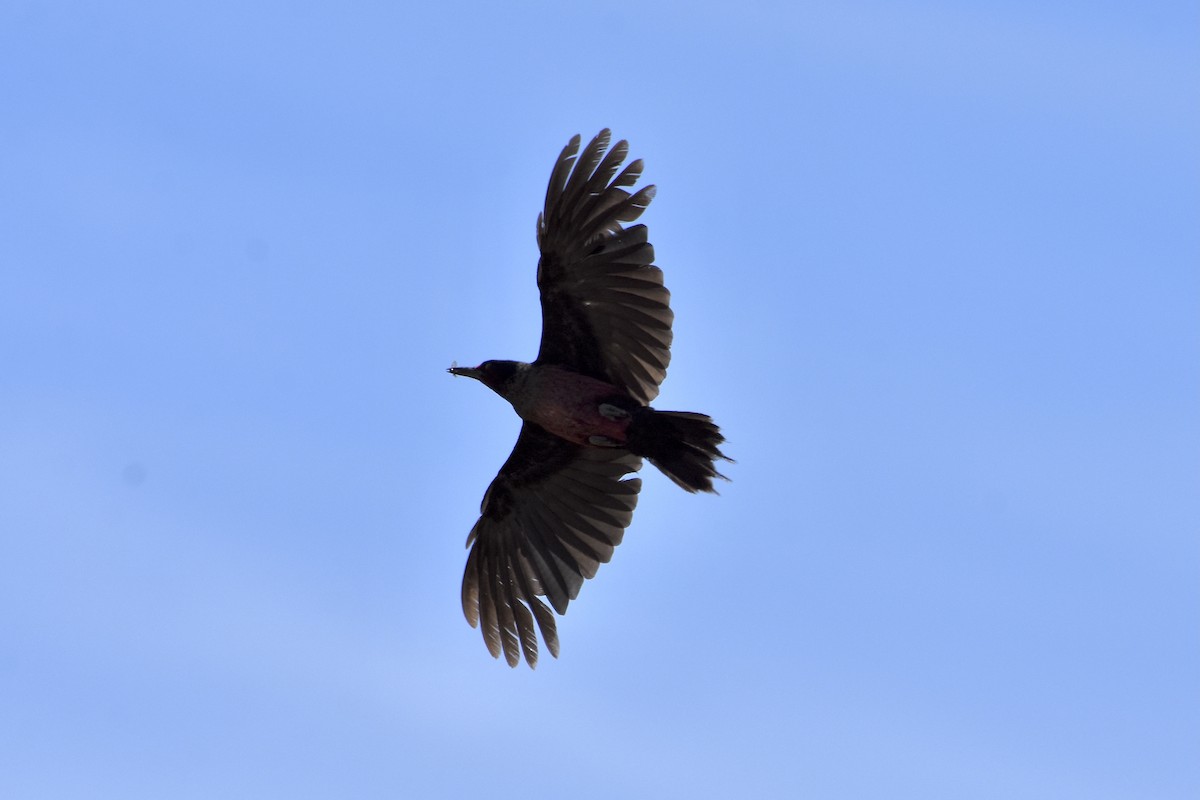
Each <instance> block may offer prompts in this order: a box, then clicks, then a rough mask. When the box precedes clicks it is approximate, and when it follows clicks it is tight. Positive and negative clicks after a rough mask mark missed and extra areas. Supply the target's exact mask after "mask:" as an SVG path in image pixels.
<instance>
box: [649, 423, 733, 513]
mask: <svg viewBox="0 0 1200 800" xmlns="http://www.w3.org/2000/svg"><path fill="white" fill-rule="evenodd" d="M626 436H627V439H626V447H628V448H629V449H630V450H631V451H633V453H634V454H636V455H639V456H643V457H644V458H646V459H649V461H650V463H651V464H653V465H654V466H656V467H658V468H659V469H660V470H662V473H663V474H664V475H666V476H667V477H668V478H670V479H671V480H673V481H675V483H676V484H678V485H679V486H680V487H681V488H683V489H686V490H687V491H689V492H714V493H715V492H716V489H714V488H713V478H721V479H723V480H729V479H728V478H726V477H725V476H724V475H722V474H721V473H719V472H717V468H716V465H715V463H714V462H716V460H717V459H722V460H724V461H732V460H733V459H731V458H729V457H727V456H726V455H725V454H724V453H722V452H721V450H720V448H719V447H718V445H720V444H721V443H722V442H724V441H725V437H724V436H722V435H721V430H720V429H719V428H718V427H717V426H716V424H715V423H714V422H713V421H712V418H711V417H708V416H706V415H704V414H694V413H692V412H690V411H655V410H654V409H652V408H643V409H639V410H638V411H637V412H636V413H635V414H634V418H633V421H632V422H631V423H630V426H629V431H628V433H627V434H626Z"/></svg>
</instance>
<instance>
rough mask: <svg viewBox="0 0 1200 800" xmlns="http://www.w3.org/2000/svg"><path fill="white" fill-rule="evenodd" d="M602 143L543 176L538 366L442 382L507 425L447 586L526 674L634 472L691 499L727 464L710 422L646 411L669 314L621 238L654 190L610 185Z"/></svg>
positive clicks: (587, 572) (664, 361) (515, 364)
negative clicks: (488, 403)
mask: <svg viewBox="0 0 1200 800" xmlns="http://www.w3.org/2000/svg"><path fill="white" fill-rule="evenodd" d="M611 140H612V133H611V131H610V130H608V129H607V128H606V129H604V130H602V131H601V132H600V133H599V134H597V136H596V137H595V138H593V139H592V140H591V142H590V143H589V144H588V145H587V146H586V147H584V148H583V151H582V153H581V152H580V137H579V135H578V134H577V135H575V136H574V137H572V138H571V140H570V142H569V143H568V144H567V146H566V147H564V148H563V150H562V153H561V154H560V155H559V157H558V159H557V160H556V161H555V163H554V168H553V171H552V172H551V175H550V184H549V187H548V188H547V190H546V200H545V205H544V207H543V210H542V211H541V213H539V215H538V220H537V244H538V250H539V254H540V255H539V259H538V268H537V285H538V290H539V292H540V296H541V309H542V335H541V343H540V346H539V349H538V353H537V357H536V358H535V359H534V360H533V362H531V363H526V362H521V361H507V360H489V361H484V362H483V363H482V364H480V365H479V366H477V367H460V366H457V365H455V366H452V367H450V368H449V370H448V372H450V373H451V374H452V375H456V376H464V377H469V378H474V379H476V380H478V381H479V382H481V383H483V384H484V385H485V386H487V387H488V388H489V389H491V390H492V391H494V392H495V393H496V394H498V395H500V396H501V397H503V398H504V399H505V400H507V401H508V402H509V403H511V404H512V407H513V410H514V411H516V413H517V415H518V416H519V417H520V418H521V419H522V425H521V432H520V434H519V435H518V437H517V443H516V445H515V446H514V447H513V450H512V453H511V454H510V455H509V457H508V460H507V461H505V462H504V465H503V466H501V467H500V471H499V473H498V474H497V475H496V478H495V479H494V480H493V481H492V482H491V485H490V486H488V489H487V491H486V493H485V494H484V496H483V501H482V503H480V516H479V520H478V521H477V522H476V523H475V525H474V526H473V527H472V528H471V532H470V534H469V535H468V537H467V547H469V548H470V552H469V553H468V555H467V563H466V568H465V571H464V574H463V583H462V607H463V613H464V615H465V616H466V618H467V622H468V623H470V625H471V627H473V628H474V627H479V628H480V629H481V630H482V633H483V639H484V642H485V643H486V645H487V648H488V651H489V652H490V653H491V655H492V656H493V657H494V658H499V656H500V655H501V653H503V655H504V657H505V660H506V661H507V662H508V665H509V666H510V667H516V666H517V665H518V664H519V663H520V660H521V657H522V656H524V658H525V662H526V663H527V664H528V665H529V667H531V668H533V667H536V666H537V660H538V636H537V634H538V632H540V633H541V637H542V641H543V642H544V643H545V645H546V649H547V650H549V652H550V654H551V655H552V656H554V657H555V658H557V657H558V653H559V640H558V631H557V624H556V621H555V613H557V614H559V615H563V614H565V613H566V611H567V605H568V603H569V602H570V601H571V600H574V599H575V598H576V596H577V595H578V593H579V590H580V587H581V586H582V585H583V582H584V580H587V579H590V578H592V577H594V576H595V574H596V571H597V569H598V568H599V566H600V564H602V563H607V562H608V561H609V559H610V558H611V557H612V555H613V550H614V548H616V547H617V545H619V544H620V543H621V540H622V538H623V536H624V533H625V529H626V528H627V527H628V526H629V524H630V521H631V520H632V519H633V511H634V508H635V506H636V505H637V500H638V492H639V491H640V490H641V487H642V482H641V479H640V478H635V477H630V476H632V475H633V473H636V472H637V471H638V470H640V469H641V467H642V459H646V460H648V461H649V462H650V463H651V464H653V465H654V466H656V467H657V468H658V469H659V470H661V471H662V472H663V473H664V474H665V475H666V476H667V477H668V478H670V479H671V480H672V481H674V482H675V483H676V484H677V485H678V486H680V487H681V488H683V489H684V490H686V491H688V492H693V493H695V492H713V493H716V490H715V489H714V488H713V480H714V479H717V478H720V479H724V480H728V478H726V477H725V476H724V475H722V474H721V473H720V472H718V471H717V469H716V462H717V461H718V460H724V461H732V459H730V458H728V457H727V456H726V455H725V454H724V453H722V452H721V450H720V445H721V444H722V443H724V441H725V437H724V436H723V435H722V434H721V431H720V429H719V428H718V427H717V425H716V424H715V423H714V422H713V421H712V419H711V418H710V417H709V416H707V415H705V414H699V413H695V412H681V411H659V410H657V409H654V408H651V407H650V402H651V401H652V400H654V399H655V397H657V395H658V392H659V386H660V384H661V383H662V381H663V379H664V378H665V377H666V374H667V365H668V364H669V362H670V360H671V343H672V332H671V325H672V323H673V321H674V312H672V311H671V306H670V299H671V295H670V292H669V291H668V290H667V288H666V287H665V286H664V285H663V273H662V270H661V269H659V268H658V267H657V266H655V265H654V248H653V246H652V245H651V244H650V242H649V241H648V238H647V229H646V226H645V225H642V224H638V225H628V223H632V222H634V221H636V220H637V219H638V218H639V217H640V216H641V215H642V212H643V211H645V210H646V208H647V206H649V204H650V201H651V200H652V199H653V198H654V195H655V187H654V186H653V185H649V186H644V187H643V188H641V189H637V190H636V191H631V190H630V188H631V187H633V186H634V185H635V184H636V183H637V182H638V180H639V178H641V175H642V170H643V162H642V161H641V159H638V160H635V161H632V162H630V163H629V164H628V166H626V167H625V168H624V169H621V170H620V172H619V173H618V170H619V169H620V168H621V165H622V164H623V163H624V161H625V159H626V157H627V156H628V153H629V145H628V143H627V142H626V141H624V140H622V141H619V142H617V143H616V144H615V145H613V146H612V147H611V148H610V147H609V145H610V143H611ZM543 598H544V601H543ZM547 603H548V604H549V605H547ZM551 609H553V613H552V611H551ZM535 625H536V630H535Z"/></svg>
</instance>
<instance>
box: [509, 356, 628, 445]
mask: <svg viewBox="0 0 1200 800" xmlns="http://www.w3.org/2000/svg"><path fill="white" fill-rule="evenodd" d="M518 379H519V380H520V381H521V385H520V386H518V387H516V388H515V389H514V390H513V392H512V395H511V397H510V400H511V402H512V406H513V410H514V411H516V412H517V416H519V417H520V418H521V419H523V420H525V421H526V422H533V423H535V424H537V425H538V426H540V427H541V428H543V429H544V430H546V431H547V432H549V433H552V434H554V435H555V436H557V437H559V438H560V439H566V440H567V441H568V442H572V443H573V444H578V445H585V446H596V445H593V444H592V439H593V438H594V437H601V438H603V439H605V440H608V441H611V442H613V443H615V444H616V445H621V446H623V445H624V444H625V442H626V431H627V430H628V428H629V421H630V416H629V413H628V411H629V410H630V409H632V408H634V407H637V406H639V405H640V404H637V403H635V402H634V401H633V400H632V399H631V398H629V397H628V396H627V395H626V394H625V393H624V392H623V391H621V390H620V389H619V388H617V387H616V386H613V385H612V384H611V383H606V382H604V381H601V380H597V379H595V378H591V377H588V376H587V375H581V374H579V373H578V372H575V371H573V370H569V369H565V368H563V367H558V366H554V365H552V364H531V365H529V368H528V369H525V370H521V371H520V372H518V373H517V374H516V375H515V376H514V380H518ZM604 404H607V405H610V406H614V407H616V408H619V409H621V410H622V411H625V414H624V415H622V416H619V417H618V418H616V419H614V418H612V415H611V414H610V415H608V416H606V415H605V414H603V413H602V412H601V409H600V407H601V405H604ZM602 446H611V445H602Z"/></svg>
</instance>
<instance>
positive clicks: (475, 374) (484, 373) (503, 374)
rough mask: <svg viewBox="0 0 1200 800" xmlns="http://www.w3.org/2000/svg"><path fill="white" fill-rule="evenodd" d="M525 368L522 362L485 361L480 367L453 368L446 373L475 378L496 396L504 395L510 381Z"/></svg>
mask: <svg viewBox="0 0 1200 800" xmlns="http://www.w3.org/2000/svg"><path fill="white" fill-rule="evenodd" d="M524 366H527V365H526V364H523V363H521V362H520V361H485V362H483V363H482V364H480V365H479V366H478V367H459V366H453V367H450V368H449V369H448V370H446V371H447V372H449V373H450V374H451V375H462V376H464V377H467V378H474V379H475V380H477V381H479V382H480V383H482V384H483V385H484V386H487V387H488V388H489V389H491V390H492V391H493V392H495V393H496V394H499V395H503V394H504V389H505V386H506V384H507V383H508V381H509V379H511V378H512V376H513V375H515V374H516V373H517V371H518V370H519V369H521V368H522V367H524Z"/></svg>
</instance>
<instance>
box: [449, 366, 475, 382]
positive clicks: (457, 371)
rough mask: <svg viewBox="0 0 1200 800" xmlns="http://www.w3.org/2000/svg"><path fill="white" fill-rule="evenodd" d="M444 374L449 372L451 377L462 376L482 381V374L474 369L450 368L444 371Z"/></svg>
mask: <svg viewBox="0 0 1200 800" xmlns="http://www.w3.org/2000/svg"><path fill="white" fill-rule="evenodd" d="M446 372H449V373H450V374H451V375H462V376H464V377H467V378H474V379H475V380H481V379H482V373H481V372H480V371H479V369H478V368H476V367H450V369H448V370H446Z"/></svg>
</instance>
